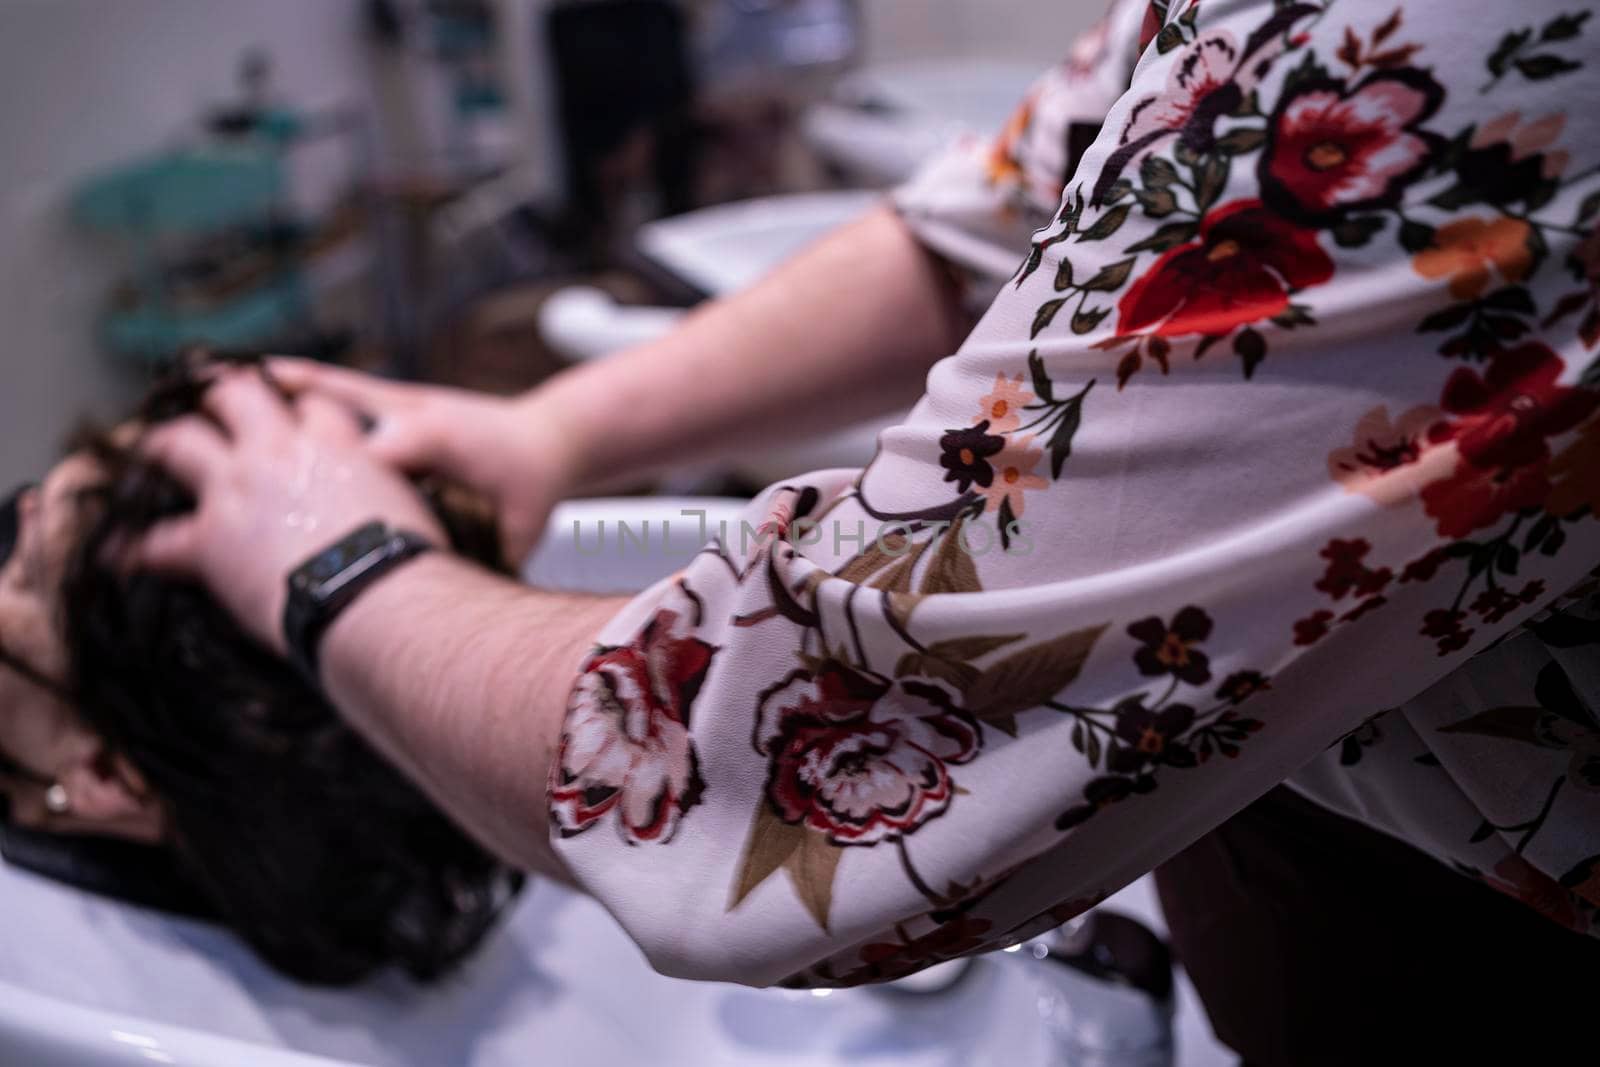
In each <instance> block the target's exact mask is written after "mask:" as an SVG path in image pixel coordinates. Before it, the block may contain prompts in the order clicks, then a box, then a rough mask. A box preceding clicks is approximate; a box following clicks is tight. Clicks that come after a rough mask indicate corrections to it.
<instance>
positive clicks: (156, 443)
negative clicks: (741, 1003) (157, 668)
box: [127, 369, 446, 653]
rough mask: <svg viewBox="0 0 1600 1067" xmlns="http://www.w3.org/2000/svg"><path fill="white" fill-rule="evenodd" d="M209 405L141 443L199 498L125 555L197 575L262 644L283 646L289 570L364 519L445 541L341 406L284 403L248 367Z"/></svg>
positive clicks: (309, 400) (132, 562)
mask: <svg viewBox="0 0 1600 1067" xmlns="http://www.w3.org/2000/svg"><path fill="white" fill-rule="evenodd" d="M204 407H205V411H206V413H207V414H208V415H210V416H211V417H212V419H214V420H215V421H214V422H213V421H210V420H208V419H206V418H203V417H201V416H199V415H190V416H187V417H185V418H181V419H177V420H175V421H173V422H169V423H165V424H163V425H161V426H159V427H157V428H156V429H154V430H152V431H151V432H150V433H149V435H148V436H147V437H146V438H145V440H144V441H143V442H142V444H141V445H140V451H141V452H142V453H143V454H144V455H145V456H146V457H147V458H148V459H149V460H150V461H151V462H154V463H156V464H158V465H160V466H161V467H163V468H165V469H166V470H167V471H169V472H170V473H171V474H172V476H173V477H175V478H177V479H178V480H180V481H181V482H183V484H184V485H186V486H188V487H189V489H190V490H191V491H193V493H194V495H195V497H196V498H197V499H198V505H197V507H196V509H195V510H194V512H192V513H191V514H189V515H185V516H183V517H182V518H177V519H172V520H169V521H167V522H164V523H161V524H159V525H157V526H155V527H153V528H152V529H151V530H150V531H149V532H148V533H147V534H145V536H144V537H142V538H141V539H140V540H139V541H138V542H136V543H135V544H133V545H131V546H130V547H129V549H128V555H127V563H128V565H129V566H130V567H131V568H133V569H145V570H156V571H161V572H163V573H168V574H178V575H183V576H186V577H191V578H194V579H197V580H199V581H200V582H202V583H204V584H205V585H206V587H207V588H209V589H210V591H211V593H212V595H213V596H215V597H216V598H217V599H218V600H219V601H220V602H221V603H222V604H223V605H224V606H226V607H227V608H228V610H229V611H230V612H231V613H232V614H233V616H234V617H235V618H236V619H237V620H238V621H239V622H240V623H241V624H242V625H243V626H244V627H245V628H246V629H247V630H248V631H249V632H250V633H251V634H252V635H253V636H255V637H256V639H257V640H259V641H261V642H262V643H263V644H265V645H266V646H267V647H269V648H272V649H275V650H277V651H278V652H280V653H281V652H283V651H284V640H283V634H282V632H281V626H280V622H281V619H282V617H283V605H284V600H285V596H286V592H285V590H286V580H287V578H288V576H289V573H290V572H291V571H293V570H294V569H295V568H296V567H298V566H300V564H302V563H304V562H305V561H306V560H307V559H308V558H310V557H311V556H312V555H313V554H315V553H316V552H318V551H320V550H321V549H323V548H326V547H327V546H328V545H329V544H330V543H332V542H333V541H336V540H337V539H339V538H341V537H343V536H344V535H345V534H347V533H349V532H351V531H352V530H354V529H356V528H357V527H359V526H360V525H362V524H363V523H365V522H369V521H371V520H373V519H381V520H383V521H385V522H387V523H388V524H389V525H391V526H393V527H397V528H404V529H407V530H412V531H414V532H416V533H419V534H421V535H423V536H425V537H427V538H429V539H431V540H432V541H433V542H434V543H435V544H438V545H443V544H445V543H446V540H445V536H444V533H443V531H442V530H441V529H440V527H439V524H438V522H437V521H436V520H435V519H434V517H433V514H432V513H431V512H430V511H429V509H428V507H427V505H426V504H425V503H424V502H423V500H422V498H421V496H419V495H418V493H417V492H416V490H415V489H414V488H412V486H411V484H410V483H409V482H407V481H406V479H405V478H404V477H403V476H402V475H400V474H399V473H398V472H396V471H395V470H394V469H393V468H392V467H390V466H388V465H386V464H384V463H382V462H380V461H378V460H377V459H376V458H375V457H373V456H372V455H371V453H370V452H368V450H367V449H366V448H365V447H363V443H362V436H361V427H360V425H359V423H358V422H357V420H356V418H355V416H354V414H353V413H352V412H351V411H350V409H349V408H348V407H346V406H344V405H342V404H338V403H335V402H334V401H331V400H328V399H327V398H325V397H318V396H305V397H301V398H299V400H298V401H297V402H296V403H295V405H294V407H292V408H291V407H290V406H289V404H288V403H286V402H285V401H284V400H283V399H282V397H281V396H280V395H279V394H278V393H277V392H275V391H274V390H273V389H272V388H271V387H269V386H268V385H267V383H266V381H265V380H264V378H263V377H262V375H261V373H260V372H259V371H258V370H253V369H252V370H236V371H231V372H229V373H227V374H225V375H223V376H222V377H221V378H219V379H218V381H217V382H216V384H214V385H213V386H212V387H211V388H210V389H209V390H208V391H207V392H206V396H205V400H204Z"/></svg>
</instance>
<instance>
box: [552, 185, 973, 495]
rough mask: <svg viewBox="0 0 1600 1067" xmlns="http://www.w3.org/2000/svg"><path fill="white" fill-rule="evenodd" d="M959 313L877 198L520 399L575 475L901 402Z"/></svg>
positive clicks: (932, 267) (947, 338) (667, 459)
mask: <svg viewBox="0 0 1600 1067" xmlns="http://www.w3.org/2000/svg"><path fill="white" fill-rule="evenodd" d="M966 325H967V323H966V322H965V320H964V318H963V315H962V313H961V312H960V310H959V308H958V302H957V301H956V300H955V299H954V298H953V296H952V293H951V291H950V283H949V281H948V279H947V278H946V276H945V275H944V274H943V273H942V272H941V270H940V268H939V267H938V266H937V265H936V264H935V262H934V261H933V259H932V258H931V257H930V256H929V255H928V254H927V252H926V251H925V250H924V249H923V248H922V246H921V245H919V244H918V243H917V241H916V239H915V238H914V237H913V236H912V234H911V232H910V231H909V230H908V229H907V228H906V226H905V224H904V223H903V222H902V221H901V219H900V218H899V216H898V215H896V214H895V213H894V212H893V211H892V210H891V209H889V208H888V207H887V206H886V207H883V208H881V209H879V210H877V211H874V212H873V213H872V214H870V215H868V216H867V217H866V218H863V219H862V220H860V221H858V222H856V223H853V224H851V225H849V226H846V227H844V228H842V229H840V230H839V231H837V232H836V233H834V234H832V235H830V236H829V237H826V238H824V239H823V240H821V241H819V242H818V243H817V244H815V245H813V246H812V247H811V248H809V249H807V250H806V251H804V252H802V253H800V254H799V255H798V256H796V257H795V258H794V259H793V260H791V261H790V262H789V263H788V264H786V265H785V266H783V267H781V268H780V269H778V270H777V271H775V272H774V273H773V274H771V275H770V276H768V277H767V278H766V279H764V280H763V281H761V282H759V283H758V284H756V285H755V286H753V287H752V288H750V289H748V290H746V291H744V292H741V293H739V294H737V295H735V296H732V297H728V298H726V299H723V300H718V301H715V302H713V303H711V304H708V305H705V306H704V307H703V308H702V309H701V310H699V311H697V312H695V313H694V314H693V315H691V316H690V317H689V318H688V319H687V320H685V321H684V322H683V323H682V325H681V326H680V327H679V328H678V329H677V330H675V331H674V332H673V333H672V334H671V335H669V336H668V337H666V338H663V339H662V340H659V341H654V342H651V343H649V344H645V345H641V346H638V347H636V348H634V349H631V350H629V351H627V352H624V353H620V354H619V355H617V356H615V357H612V358H610V359H607V360H603V361H601V362H598V363H591V364H586V365H584V366H582V367H579V368H576V369H574V370H572V371H569V372H567V373H566V374H564V375H562V376H561V377H559V378H557V379H555V380H554V381H552V382H551V383H549V384H548V385H545V386H543V387H541V388H539V389H537V390H535V391H534V392H533V393H531V394H529V395H528V397H527V398H526V399H525V401H524V402H523V403H524V404H525V405H526V407H527V413H528V417H529V419H530V420H537V421H539V422H540V423H541V424H549V423H555V424H557V425H559V426H560V427H561V428H562V430H563V433H564V435H565V437H566V438H567V439H568V440H569V442H570V446H571V447H570V456H571V464H570V465H571V466H572V468H573V470H572V473H573V479H574V482H575V483H576V485H575V487H583V486H587V485H593V484H595V483H597V482H602V481H604V480H605V479H607V478H608V477H611V476H615V475H616V474H617V473H618V472H625V473H626V474H627V475H629V476H633V475H636V474H638V473H640V472H642V471H646V470H648V469H650V468H652V467H657V466H660V465H663V464H665V463H678V462H682V461H684V460H686V459H699V458H714V457H717V456H719V455H730V454H734V453H735V452H736V450H737V449H738V448H740V447H741V446H743V445H747V444H748V443H749V442H750V441H752V440H762V441H766V442H768V443H770V442H773V441H775V440H781V439H782V438H784V437H787V436H789V435H791V434H796V433H810V432H816V431H819V430H825V429H830V428H833V427H836V426H840V425H845V424H847V423H849V422H851V421H855V420H859V419H862V418H867V417H870V416H872V415H876V414H881V413H884V412H888V411H892V410H895V409H896V408H900V407H906V406H909V405H910V404H911V403H912V402H913V401H914V400H915V399H916V398H917V397H918V396H920V395H921V393H922V387H923V381H924V379H925V377H926V375H927V371H928V368H929V367H930V366H931V365H932V364H933V363H934V362H936V361H937V360H939V359H941V358H943V357H944V356H946V355H949V354H950V353H951V352H953V351H954V350H955V348H956V347H957V345H958V344H959V343H960V341H961V338H962V334H963V332H964V330H965V327H966Z"/></svg>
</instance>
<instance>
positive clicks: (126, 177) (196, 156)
mask: <svg viewBox="0 0 1600 1067" xmlns="http://www.w3.org/2000/svg"><path fill="white" fill-rule="evenodd" d="M283 184H284V183H283V168H282V167H281V166H280V165H279V157H278V155H277V154H276V153H274V152H270V151H264V150H261V149H252V148H228V147H219V148H205V149H187V150H183V151H177V152H171V153H168V154H165V155H161V156H157V157H155V158H153V159H149V160H146V161H143V162H140V163H135V164H132V165H129V166H125V167H121V168H118V169H117V170H114V171H110V172H108V173H106V174H102V175H100V176H99V177H96V178H93V179H91V180H90V181H89V182H88V183H87V184H86V185H84V186H83V187H82V188H81V189H80V190H79V191H78V194H77V196H76V197H74V199H73V215H74V217H75V218H76V219H77V220H78V222H79V223H81V224H82V225H84V226H87V227H89V228H91V229H96V230H102V231H107V232H119V233H123V234H127V235H130V236H134V237H142V238H146V239H151V240H161V239H163V238H167V237H174V236H183V235H194V234H203V233H209V232H216V231H218V230H228V229H233V228H234V227H238V226H248V225H253V224H258V223H261V222H264V221H265V220H266V219H267V218H268V217H269V216H270V215H271V213H272V211H273V209H274V207H275V206H276V205H277V204H278V202H279V198H280V196H281V194H282V192H283Z"/></svg>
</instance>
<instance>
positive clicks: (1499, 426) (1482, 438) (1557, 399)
mask: <svg viewBox="0 0 1600 1067" xmlns="http://www.w3.org/2000/svg"><path fill="white" fill-rule="evenodd" d="M1561 371H1562V362H1561V359H1560V357H1559V356H1557V355H1556V354H1555V353H1554V352H1552V351H1551V350H1550V349H1549V348H1548V347H1546V346H1545V345H1543V344H1541V343H1539V342H1537V341H1530V342H1528V343H1527V344H1524V345H1521V346H1519V347H1517V348H1514V349H1510V350H1508V351H1506V352H1502V353H1501V354H1500V355H1498V356H1496V357H1495V358H1494V361H1493V362H1492V363H1490V365H1489V369H1488V371H1487V372H1486V373H1485V374H1484V375H1483V376H1482V377H1481V378H1480V377H1479V376H1478V374H1477V373H1476V372H1475V371H1473V370H1471V369H1469V368H1465V367H1463V368H1461V369H1460V370H1457V371H1456V372H1455V373H1454V374H1452V375H1451V376H1450V379H1449V381H1447V382H1446V383H1445V388H1444V397H1443V402H1442V406H1443V408H1444V410H1445V411H1446V412H1448V413H1450V414H1451V415H1455V416H1457V417H1456V418H1454V419H1452V420H1450V421H1447V422H1441V423H1439V424H1437V425H1436V426H1435V427H1434V428H1433V430H1432V431H1430V433H1429V437H1430V439H1431V440H1432V441H1434V442H1435V443H1442V442H1454V443H1455V445H1456V448H1457V450H1458V452H1459V459H1458V461H1457V463H1456V468H1455V472H1454V473H1453V474H1452V475H1451V476H1450V477H1449V478H1448V479H1446V480H1444V481H1440V482H1435V483H1434V484H1432V485H1430V486H1428V488H1426V489H1425V490H1423V493H1422V501H1423V505H1424V507H1425V509H1426V510H1427V513H1428V514H1429V515H1431V516H1432V517H1434V518H1435V519H1437V520H1438V525H1439V532H1440V533H1441V534H1442V535H1444V536H1446V537H1465V536H1466V535H1467V534H1469V533H1471V532H1472V531H1473V530H1476V529H1480V528H1482V527H1484V526H1489V525H1491V524H1493V523H1494V522H1496V521H1497V520H1499V518H1500V517H1501V516H1502V515H1505V514H1506V513H1508V512H1511V511H1519V510H1521V509H1523V508H1528V507H1538V506H1540V505H1542V504H1543V503H1544V502H1545V500H1546V498H1547V497H1548V496H1549V495H1550V481H1549V478H1548V477H1547V467H1548V460H1549V458H1550V446H1549V443H1548V441H1547V438H1549V437H1552V436H1555V435H1557V434H1561V433H1565V432H1567V431H1569V430H1572V429H1574V428H1576V427H1577V426H1578V425H1579V424H1580V423H1582V422H1583V421H1584V419H1586V418H1588V417H1589V415H1590V414H1592V413H1593V412H1594V410H1595V409H1596V407H1597V406H1600V393H1597V392H1595V391H1594V390H1591V389H1583V388H1578V387H1574V386H1564V385H1558V384H1557V383H1556V379H1557V378H1559V377H1560V375H1561Z"/></svg>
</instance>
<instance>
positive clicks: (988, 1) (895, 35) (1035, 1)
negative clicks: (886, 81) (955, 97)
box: [861, 0, 1108, 69]
mask: <svg viewBox="0 0 1600 1067" xmlns="http://www.w3.org/2000/svg"><path fill="white" fill-rule="evenodd" d="M1107 4H1108V0H861V7H862V12H863V14H864V15H865V18H866V25H867V44H868V57H869V58H870V59H881V60H898V59H926V58H933V57H939V58H943V57H949V56H965V57H972V58H978V59H1006V60H1032V61H1037V62H1038V63H1039V64H1040V66H1041V69H1042V68H1043V66H1045V65H1047V64H1050V63H1053V62H1056V61H1057V60H1059V59H1061V58H1062V57H1064V56H1065V55H1066V54H1067V49H1068V47H1069V46H1070V45H1071V43H1072V39H1073V38H1074V37H1075V36H1077V34H1078V33H1079V32H1081V31H1082V30H1084V29H1085V28H1087V27H1088V26H1089V25H1090V24H1092V23H1093V22H1094V20H1095V19H1097V18H1099V17H1100V15H1101V14H1103V13H1104V12H1105V9H1106V7H1107Z"/></svg>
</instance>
